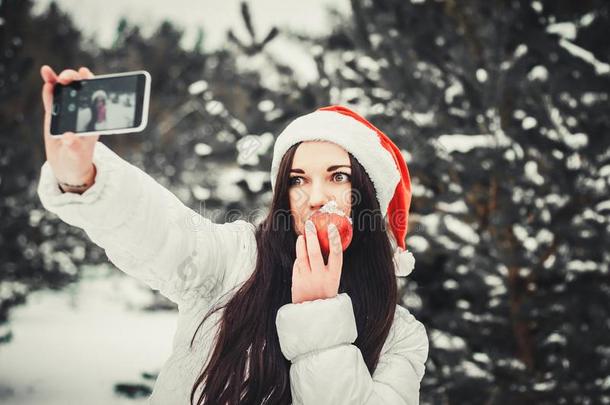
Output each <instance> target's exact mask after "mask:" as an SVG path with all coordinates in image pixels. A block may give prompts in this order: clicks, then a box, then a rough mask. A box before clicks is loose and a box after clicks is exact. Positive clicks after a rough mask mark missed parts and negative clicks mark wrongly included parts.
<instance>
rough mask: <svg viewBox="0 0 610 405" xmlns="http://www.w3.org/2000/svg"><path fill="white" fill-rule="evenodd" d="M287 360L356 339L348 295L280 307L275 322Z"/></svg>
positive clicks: (352, 311) (343, 294) (356, 334)
mask: <svg viewBox="0 0 610 405" xmlns="http://www.w3.org/2000/svg"><path fill="white" fill-rule="evenodd" d="M275 323H276V328H277V333H278V337H279V340H280V348H281V350H282V353H283V354H284V357H286V359H288V360H290V361H293V360H295V359H296V358H297V357H298V356H302V355H304V354H307V353H310V352H313V351H317V350H322V349H326V348H329V347H332V346H337V345H341V344H351V343H353V342H354V341H355V340H356V338H357V337H358V330H357V328H356V318H355V316H354V309H353V307H352V300H351V298H350V297H349V295H347V293H341V294H338V295H337V296H336V297H333V298H326V299H317V300H314V301H306V302H301V303H298V304H286V305H283V306H282V307H280V309H279V310H278V312H277V316H276V319H275Z"/></svg>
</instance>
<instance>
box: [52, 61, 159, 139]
mask: <svg viewBox="0 0 610 405" xmlns="http://www.w3.org/2000/svg"><path fill="white" fill-rule="evenodd" d="M149 99H150V74H149V73H148V72H147V71H145V70H138V71H133V72H123V73H114V74H107V75H100V76H95V77H93V78H91V79H84V80H77V81H73V82H72V83H70V84H68V85H63V84H60V83H57V84H56V85H55V87H54V88H53V109H52V111H51V135H52V136H61V135H62V134H63V133H64V132H68V131H70V132H74V133H75V134H78V135H109V134H126V133H130V132H139V131H142V130H144V128H146V124H147V123H148V103H149Z"/></svg>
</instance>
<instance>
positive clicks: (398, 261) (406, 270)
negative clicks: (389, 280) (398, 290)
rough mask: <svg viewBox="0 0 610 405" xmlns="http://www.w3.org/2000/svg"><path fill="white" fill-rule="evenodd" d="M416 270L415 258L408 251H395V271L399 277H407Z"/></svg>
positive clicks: (398, 249) (396, 249) (397, 248)
mask: <svg viewBox="0 0 610 405" xmlns="http://www.w3.org/2000/svg"><path fill="white" fill-rule="evenodd" d="M414 268H415V257H413V253H411V252H409V251H408V250H403V249H402V248H400V247H396V248H395V249H394V269H395V271H396V276H397V277H406V276H408V275H409V274H411V272H412V271H413V269H414Z"/></svg>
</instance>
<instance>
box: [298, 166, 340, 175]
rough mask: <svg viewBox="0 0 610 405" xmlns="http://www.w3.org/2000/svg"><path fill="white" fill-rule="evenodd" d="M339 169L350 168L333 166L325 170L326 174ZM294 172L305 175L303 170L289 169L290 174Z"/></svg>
mask: <svg viewBox="0 0 610 405" xmlns="http://www.w3.org/2000/svg"><path fill="white" fill-rule="evenodd" d="M340 167H347V168H349V169H351V168H352V167H351V166H350V165H335V166H329V167H328V169H326V171H327V172H332V171H333V170H337V169H338V168H340ZM292 172H295V173H305V171H304V170H303V169H290V173H292Z"/></svg>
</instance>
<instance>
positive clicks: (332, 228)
mask: <svg viewBox="0 0 610 405" xmlns="http://www.w3.org/2000/svg"><path fill="white" fill-rule="evenodd" d="M328 231H329V232H330V233H333V234H334V233H336V232H337V226H336V225H335V224H328Z"/></svg>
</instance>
